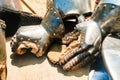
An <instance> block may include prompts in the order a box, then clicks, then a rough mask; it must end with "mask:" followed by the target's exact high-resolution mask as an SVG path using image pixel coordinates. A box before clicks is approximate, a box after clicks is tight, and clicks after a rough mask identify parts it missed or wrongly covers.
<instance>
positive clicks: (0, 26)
mask: <svg viewBox="0 0 120 80" xmlns="http://www.w3.org/2000/svg"><path fill="white" fill-rule="evenodd" d="M5 27H6V25H5V22H4V21H3V20H0V80H6V46H5V45H6V42H5V35H4V29H5Z"/></svg>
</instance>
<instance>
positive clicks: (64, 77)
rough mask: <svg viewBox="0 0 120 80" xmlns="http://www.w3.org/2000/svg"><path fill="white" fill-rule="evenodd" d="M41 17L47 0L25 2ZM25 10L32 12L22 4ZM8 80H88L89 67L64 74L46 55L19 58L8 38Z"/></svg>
mask: <svg viewBox="0 0 120 80" xmlns="http://www.w3.org/2000/svg"><path fill="white" fill-rule="evenodd" d="M25 1H26V2H27V3H28V4H29V6H30V7H32V8H33V9H34V11H35V12H36V13H37V14H38V15H39V16H42V17H43V16H44V15H45V12H46V5H45V3H46V1H45V0H25ZM21 5H22V7H23V10H24V11H28V12H31V11H30V10H29V9H28V8H27V7H26V6H24V5H23V3H21ZM6 46H7V72H8V74H7V80H88V72H89V66H88V67H85V68H83V69H79V70H77V71H74V72H64V71H63V70H62V69H61V68H60V67H59V66H58V65H52V64H51V63H49V61H48V59H47V58H46V55H44V56H43V57H41V58H36V57H35V56H34V55H33V54H30V53H27V54H25V55H22V56H19V55H15V54H14V53H12V52H11V48H10V38H7V42H6Z"/></svg>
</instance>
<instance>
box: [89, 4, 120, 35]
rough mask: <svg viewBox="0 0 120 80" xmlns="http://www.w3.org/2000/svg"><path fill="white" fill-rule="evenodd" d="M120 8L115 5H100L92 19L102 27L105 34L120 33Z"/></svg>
mask: <svg viewBox="0 0 120 80" xmlns="http://www.w3.org/2000/svg"><path fill="white" fill-rule="evenodd" d="M119 12H120V7H119V6H117V5H114V4H109V3H103V4H100V5H99V6H98V7H97V9H96V11H95V12H94V13H93V15H92V17H91V18H92V19H93V20H94V21H96V22H97V23H98V24H100V25H101V28H102V31H103V33H105V34H107V33H109V32H119V31H120V27H119V25H120V23H119V19H120V17H119Z"/></svg>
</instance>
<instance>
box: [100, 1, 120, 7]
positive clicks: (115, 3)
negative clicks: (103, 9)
mask: <svg viewBox="0 0 120 80" xmlns="http://www.w3.org/2000/svg"><path fill="white" fill-rule="evenodd" d="M102 3H109V4H114V5H118V6H120V0H100V4H102Z"/></svg>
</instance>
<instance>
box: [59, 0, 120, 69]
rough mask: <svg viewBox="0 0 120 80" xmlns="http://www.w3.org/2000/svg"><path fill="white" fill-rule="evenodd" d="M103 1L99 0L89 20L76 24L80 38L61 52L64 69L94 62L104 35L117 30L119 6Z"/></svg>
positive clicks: (61, 62) (61, 63) (76, 67)
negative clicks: (75, 43) (76, 42)
mask: <svg viewBox="0 0 120 80" xmlns="http://www.w3.org/2000/svg"><path fill="white" fill-rule="evenodd" d="M104 2H105V1H104V0H101V2H100V4H99V5H98V6H97V8H96V9H95V12H94V13H93V14H92V16H91V19H90V20H87V21H85V22H82V23H79V24H77V25H76V27H75V29H76V30H78V31H80V33H81V34H80V35H79V36H78V37H80V40H79V41H78V44H77V45H72V46H71V44H70V46H68V48H67V49H66V50H65V51H64V52H63V55H62V56H61V58H60V61H59V63H60V65H61V66H62V68H63V69H64V70H75V69H78V68H80V67H83V66H85V65H87V64H89V63H92V62H94V61H95V59H96V58H97V56H98V55H99V50H100V48H101V43H102V41H103V40H104V38H105V36H106V35H108V34H109V33H116V32H119V29H120V27H119V26H118V25H119V12H120V7H119V6H118V5H116V4H111V3H104Z"/></svg>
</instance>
